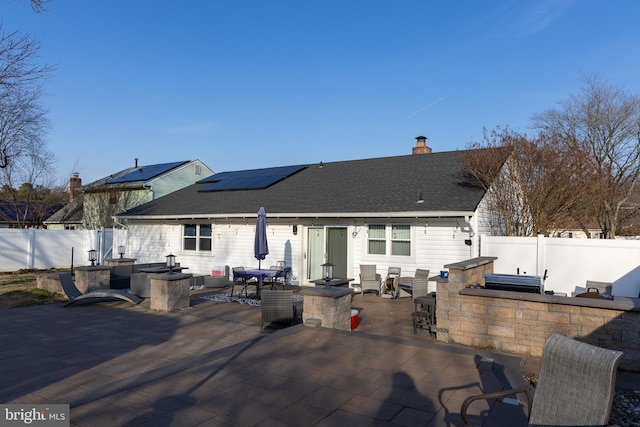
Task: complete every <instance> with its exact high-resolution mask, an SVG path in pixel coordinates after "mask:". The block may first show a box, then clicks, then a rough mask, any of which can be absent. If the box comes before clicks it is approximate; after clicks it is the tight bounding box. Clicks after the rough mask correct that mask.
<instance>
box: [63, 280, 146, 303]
mask: <svg viewBox="0 0 640 427" xmlns="http://www.w3.org/2000/svg"><path fill="white" fill-rule="evenodd" d="M59 277H60V285H61V286H62V290H64V293H65V294H67V298H69V302H67V303H66V304H65V305H64V306H65V307H66V306H68V305H71V304H74V303H76V302H78V301H85V302H101V301H117V300H123V301H128V302H131V303H133V304H140V302H142V298H140V297H138V296H137V295H133V294H130V293H129V292H127V291H125V290H122V289H96V290H94V291H90V292H87V293H86V294H83V293H82V292H80V290H79V289H78V288H77V287H76V284H75V283H73V278H72V277H71V273H61V274H60V275H59Z"/></svg>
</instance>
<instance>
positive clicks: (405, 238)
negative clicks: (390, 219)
mask: <svg viewBox="0 0 640 427" xmlns="http://www.w3.org/2000/svg"><path fill="white" fill-rule="evenodd" d="M391 255H400V256H411V227H410V226H409V225H405V224H402V225H392V226H391Z"/></svg>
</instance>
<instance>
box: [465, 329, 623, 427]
mask: <svg viewBox="0 0 640 427" xmlns="http://www.w3.org/2000/svg"><path fill="white" fill-rule="evenodd" d="M623 355H624V353H622V352H620V351H615V350H608V349H604V348H600V347H596V346H594V345H591V344H586V343H583V342H580V341H576V340H573V339H571V338H567V337H565V336H563V335H560V334H556V333H553V334H551V336H549V338H547V341H546V342H545V344H544V348H543V350H542V363H541V366H540V375H539V377H538V383H537V385H536V388H535V396H533V392H532V391H533V389H532V387H531V386H529V385H527V386H524V387H519V388H516V389H513V390H504V391H500V392H496V393H489V394H485V395H480V396H470V397H468V398H467V399H466V400H465V401H464V402H463V404H462V408H461V410H460V415H461V416H462V420H463V421H464V422H465V425H467V426H468V425H470V423H469V416H468V415H467V410H468V409H469V405H470V404H471V403H473V402H474V401H476V400H478V399H498V398H504V397H507V396H513V395H516V394H518V393H525V394H526V396H527V399H528V401H529V405H528V408H529V425H530V426H534V425H535V426H543V425H544V426H552V425H553V426H596V425H598V426H602V425H606V424H607V423H608V422H609V415H611V405H612V403H613V394H614V391H615V383H616V369H617V367H618V364H619V363H620V361H621V360H622V357H623ZM473 418H474V421H475V423H474V424H476V425H480V424H481V420H479V419H477V416H475V415H474V416H473Z"/></svg>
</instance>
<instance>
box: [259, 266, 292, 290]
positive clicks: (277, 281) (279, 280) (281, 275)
mask: <svg viewBox="0 0 640 427" xmlns="http://www.w3.org/2000/svg"><path fill="white" fill-rule="evenodd" d="M269 269H270V270H274V271H276V273H275V274H274V275H273V276H271V277H269V278H266V277H265V279H264V282H263V286H264V285H266V284H270V285H271V289H276V287H277V286H278V285H280V286H281V287H282V289H284V282H285V274H286V271H285V267H284V264H281V263H280V261H278V265H272V266H271V267H270V268H269Z"/></svg>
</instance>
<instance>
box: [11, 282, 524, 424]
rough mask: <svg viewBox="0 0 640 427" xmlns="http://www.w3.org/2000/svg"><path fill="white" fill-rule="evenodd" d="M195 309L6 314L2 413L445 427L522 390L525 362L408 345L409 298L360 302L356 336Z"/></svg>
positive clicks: (225, 310) (424, 342)
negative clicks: (56, 407) (9, 406)
mask: <svg viewBox="0 0 640 427" xmlns="http://www.w3.org/2000/svg"><path fill="white" fill-rule="evenodd" d="M191 302H192V306H191V307H190V308H188V309H185V310H182V311H179V312H173V313H158V312H154V311H150V310H149V309H148V300H147V301H145V303H143V304H141V305H139V306H133V305H131V304H128V303H124V302H113V303H112V302H109V303H99V304H83V305H80V304H79V305H77V306H70V307H62V305H61V304H53V305H47V306H34V307H26V308H16V309H9V310H3V312H2V315H3V316H2V317H3V322H2V323H1V324H0V340H1V342H2V343H3V345H2V348H1V349H0V360H1V361H2V363H1V364H0V376H1V377H2V385H1V386H0V402H3V403H11V402H15V403H68V404H70V405H71V425H74V426H96V425H110V426H145V425H149V426H158V425H176V426H196V425H203V426H204V425H206V426H212V425H213V426H215V425H238V426H249V425H261V426H271V425H293V426H310V425H318V426H343V425H411V426H414V425H426V426H439V425H449V426H450V425H461V420H460V416H459V411H460V405H461V404H462V401H463V400H464V398H465V397H466V396H468V395H469V394H477V393H480V392H490V391H496V390H500V389H502V388H504V387H505V386H509V385H511V386H514V385H516V383H518V382H519V381H523V380H522V377H521V375H520V370H521V359H520V358H519V357H514V356H508V355H501V354H494V353H491V352H488V351H482V350H478V349H470V348H464V347H459V346H452V345H442V344H437V343H434V342H433V341H432V340H431V338H430V337H429V334H428V333H427V332H424V333H420V334H418V335H414V334H413V328H412V325H411V316H410V313H411V312H412V309H413V305H412V303H411V301H410V299H409V298H404V299H399V300H387V299H383V298H379V297H376V296H375V295H374V294H365V295H363V296H361V295H357V296H356V297H355V299H354V302H353V307H355V308H359V309H360V310H361V321H360V324H359V326H358V328H357V329H356V330H355V331H352V332H341V331H334V330H329V329H325V328H309V327H305V326H303V325H301V324H299V325H297V326H294V327H289V328H283V329H278V328H269V329H268V330H267V332H266V333H261V332H260V309H259V308H256V307H251V306H248V305H242V304H238V303H217V302H213V301H207V300H202V299H199V298H198V294H197V293H194V294H193V295H192V298H191ZM531 362H533V363H535V360H534V361H531ZM483 405H485V406H483ZM474 411H475V412H474V413H475V414H480V413H482V414H483V415H485V416H486V421H485V424H484V425H507V424H512V423H514V422H516V421H520V422H524V421H525V415H524V410H523V408H522V407H520V406H514V405H508V404H504V403H501V402H493V405H492V406H491V407H489V406H486V404H483V403H479V404H478V405H476V407H474Z"/></svg>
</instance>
